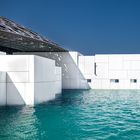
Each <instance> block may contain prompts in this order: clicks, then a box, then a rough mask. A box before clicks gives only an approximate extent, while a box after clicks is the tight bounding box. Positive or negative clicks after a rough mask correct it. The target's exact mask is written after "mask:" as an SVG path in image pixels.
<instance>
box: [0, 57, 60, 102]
mask: <svg viewBox="0 0 140 140" xmlns="http://www.w3.org/2000/svg"><path fill="white" fill-rule="evenodd" d="M0 60H2V61H0V71H3V72H5V73H7V74H6V77H5V78H6V80H5V82H4V84H2V83H0V87H1V86H3V87H2V88H1V89H0V90H1V91H3V92H2V93H1V94H0V97H1V96H2V97H3V98H5V97H6V102H5V104H7V105H23V104H27V105H34V104H37V103H41V102H45V101H48V100H50V99H53V98H54V97H55V94H56V93H58V92H61V88H62V87H61V84H59V83H60V81H59V82H58V80H57V77H58V76H59V77H61V72H60V71H61V68H60V69H59V68H58V69H59V73H58V72H57V73H56V70H55V69H56V66H55V62H54V61H53V60H50V59H47V58H43V57H39V56H34V55H23V56H22V55H0ZM5 73H2V77H4V74H5ZM2 82H3V81H2ZM56 82H57V83H58V84H56ZM5 85H6V92H4V91H5V90H4V89H5ZM52 89H53V90H52ZM53 91H54V92H53ZM4 94H5V96H4ZM2 101H3V102H2ZM2 101H1V100H0V104H4V99H2Z"/></svg>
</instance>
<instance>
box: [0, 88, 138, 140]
mask: <svg viewBox="0 0 140 140" xmlns="http://www.w3.org/2000/svg"><path fill="white" fill-rule="evenodd" d="M139 134H140V92H139V91H133V90H132V91H129V90H128V91H127V90H122V91H121V90H120V91H117V90H112V91H109V90H64V91H63V94H62V95H59V96H58V97H57V98H56V100H53V101H50V102H48V103H45V104H41V105H37V106H36V107H28V106H21V107H0V140H1V139H2V140H7V139H9V140H11V139H12V140H13V139H14V140H19V139H27V140H30V139H43V140H44V139H47V140H57V139H62V140H71V139H74V140H76V139H78V140H79V139H80V140H81V139H83V140H85V139H128V138H129V139H139V138H140V136H139Z"/></svg>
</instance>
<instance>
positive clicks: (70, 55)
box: [0, 17, 140, 105]
mask: <svg viewBox="0 0 140 140" xmlns="http://www.w3.org/2000/svg"><path fill="white" fill-rule="evenodd" d="M0 51H4V52H6V53H7V54H12V55H2V54H1V55H0V105H23V104H26V105H35V104H38V103H42V102H46V101H49V100H52V99H54V98H55V96H56V94H59V93H61V92H62V89H140V55H139V54H132V55H127V54H118V55H113V54H111V55H95V56H83V55H82V54H80V53H78V52H69V51H67V50H66V49H63V48H61V47H59V46H58V45H57V44H55V43H53V42H52V41H50V40H48V39H46V38H43V37H42V36H40V35H38V34H37V33H34V32H32V31H31V30H28V29H26V28H24V27H23V26H20V25H17V24H16V23H14V22H13V21H10V20H8V19H5V18H3V17H0Z"/></svg>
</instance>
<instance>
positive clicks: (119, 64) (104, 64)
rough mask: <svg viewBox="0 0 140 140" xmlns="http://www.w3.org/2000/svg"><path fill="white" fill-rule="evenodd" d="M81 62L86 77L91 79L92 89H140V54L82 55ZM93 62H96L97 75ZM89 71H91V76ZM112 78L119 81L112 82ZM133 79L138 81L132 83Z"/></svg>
mask: <svg viewBox="0 0 140 140" xmlns="http://www.w3.org/2000/svg"><path fill="white" fill-rule="evenodd" d="M87 58H88V59H89V60H87ZM86 60H87V61H88V62H87V61H86ZM79 62H80V63H79V68H80V69H81V72H82V73H83V75H84V76H85V78H87V79H91V82H90V83H89V84H90V87H91V88H92V89H140V55H126V54H124V55H95V56H80V61H79ZM89 63H90V64H91V65H90V64H89ZM93 63H94V64H95V63H96V75H95V74H94V72H95V67H94V68H93V66H94V64H93ZM85 69H87V71H88V72H87V71H86V70H85ZM87 73H91V74H90V76H89V77H88V76H87ZM111 79H112V80H115V79H118V80H119V82H118V83H115V82H112V81H111ZM131 79H136V80H137V82H136V83H131V81H130V80H131Z"/></svg>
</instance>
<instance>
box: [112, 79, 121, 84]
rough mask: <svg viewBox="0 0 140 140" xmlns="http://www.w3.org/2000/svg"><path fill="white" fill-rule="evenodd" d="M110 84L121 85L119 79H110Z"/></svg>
mask: <svg viewBox="0 0 140 140" xmlns="http://www.w3.org/2000/svg"><path fill="white" fill-rule="evenodd" d="M110 83H119V79H110Z"/></svg>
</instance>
